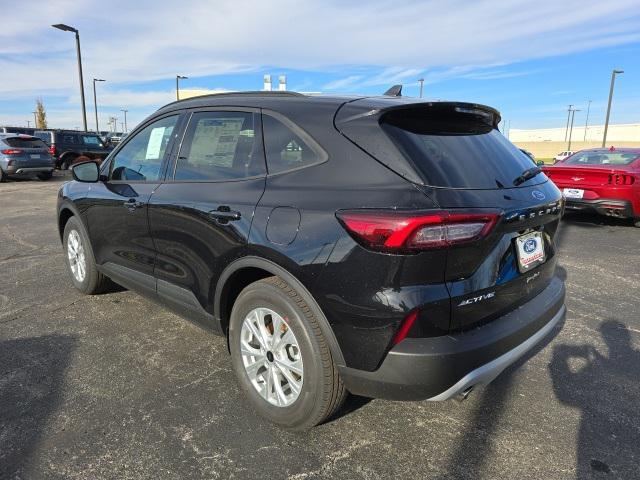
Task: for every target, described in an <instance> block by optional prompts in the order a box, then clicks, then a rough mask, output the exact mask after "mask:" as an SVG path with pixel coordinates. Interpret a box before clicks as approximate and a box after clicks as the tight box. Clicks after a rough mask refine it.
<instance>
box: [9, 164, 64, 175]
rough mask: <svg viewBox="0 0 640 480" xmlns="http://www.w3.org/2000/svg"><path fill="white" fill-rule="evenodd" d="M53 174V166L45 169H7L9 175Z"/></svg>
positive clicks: (11, 167)
mask: <svg viewBox="0 0 640 480" xmlns="http://www.w3.org/2000/svg"><path fill="white" fill-rule="evenodd" d="M45 172H53V165H50V166H43V167H18V166H15V165H10V166H8V167H7V174H9V175H33V174H35V173H45Z"/></svg>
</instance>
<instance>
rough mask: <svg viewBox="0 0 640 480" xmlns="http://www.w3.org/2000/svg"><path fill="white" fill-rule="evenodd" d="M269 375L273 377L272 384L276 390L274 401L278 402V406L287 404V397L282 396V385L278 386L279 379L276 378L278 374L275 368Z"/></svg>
mask: <svg viewBox="0 0 640 480" xmlns="http://www.w3.org/2000/svg"><path fill="white" fill-rule="evenodd" d="M271 375H273V384H274V386H275V390H276V392H275V393H276V400H277V401H278V405H286V404H287V396H286V395H285V394H284V390H282V385H281V384H280V378H278V373H277V371H276V368H272V369H271Z"/></svg>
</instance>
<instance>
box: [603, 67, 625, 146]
mask: <svg viewBox="0 0 640 480" xmlns="http://www.w3.org/2000/svg"><path fill="white" fill-rule="evenodd" d="M619 73H624V70H613V71H612V72H611V86H610V87H609V104H608V105H607V119H606V120H605V121H604V135H603V136H602V148H604V147H605V144H606V143H607V130H609V115H610V114H611V100H612V99H613V86H614V85H615V83H616V75H617V74H619Z"/></svg>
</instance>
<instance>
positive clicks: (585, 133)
mask: <svg viewBox="0 0 640 480" xmlns="http://www.w3.org/2000/svg"><path fill="white" fill-rule="evenodd" d="M589 110H591V100H589V103H588V104H587V119H586V120H585V122H584V138H583V139H582V141H583V142H586V141H587V128H588V127H589Z"/></svg>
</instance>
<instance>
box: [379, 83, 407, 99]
mask: <svg viewBox="0 0 640 480" xmlns="http://www.w3.org/2000/svg"><path fill="white" fill-rule="evenodd" d="M383 95H386V96H387V97H401V96H402V84H400V85H394V86H393V87H391V88H390V89H389V90H387V91H386V92H384V94H383Z"/></svg>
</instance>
